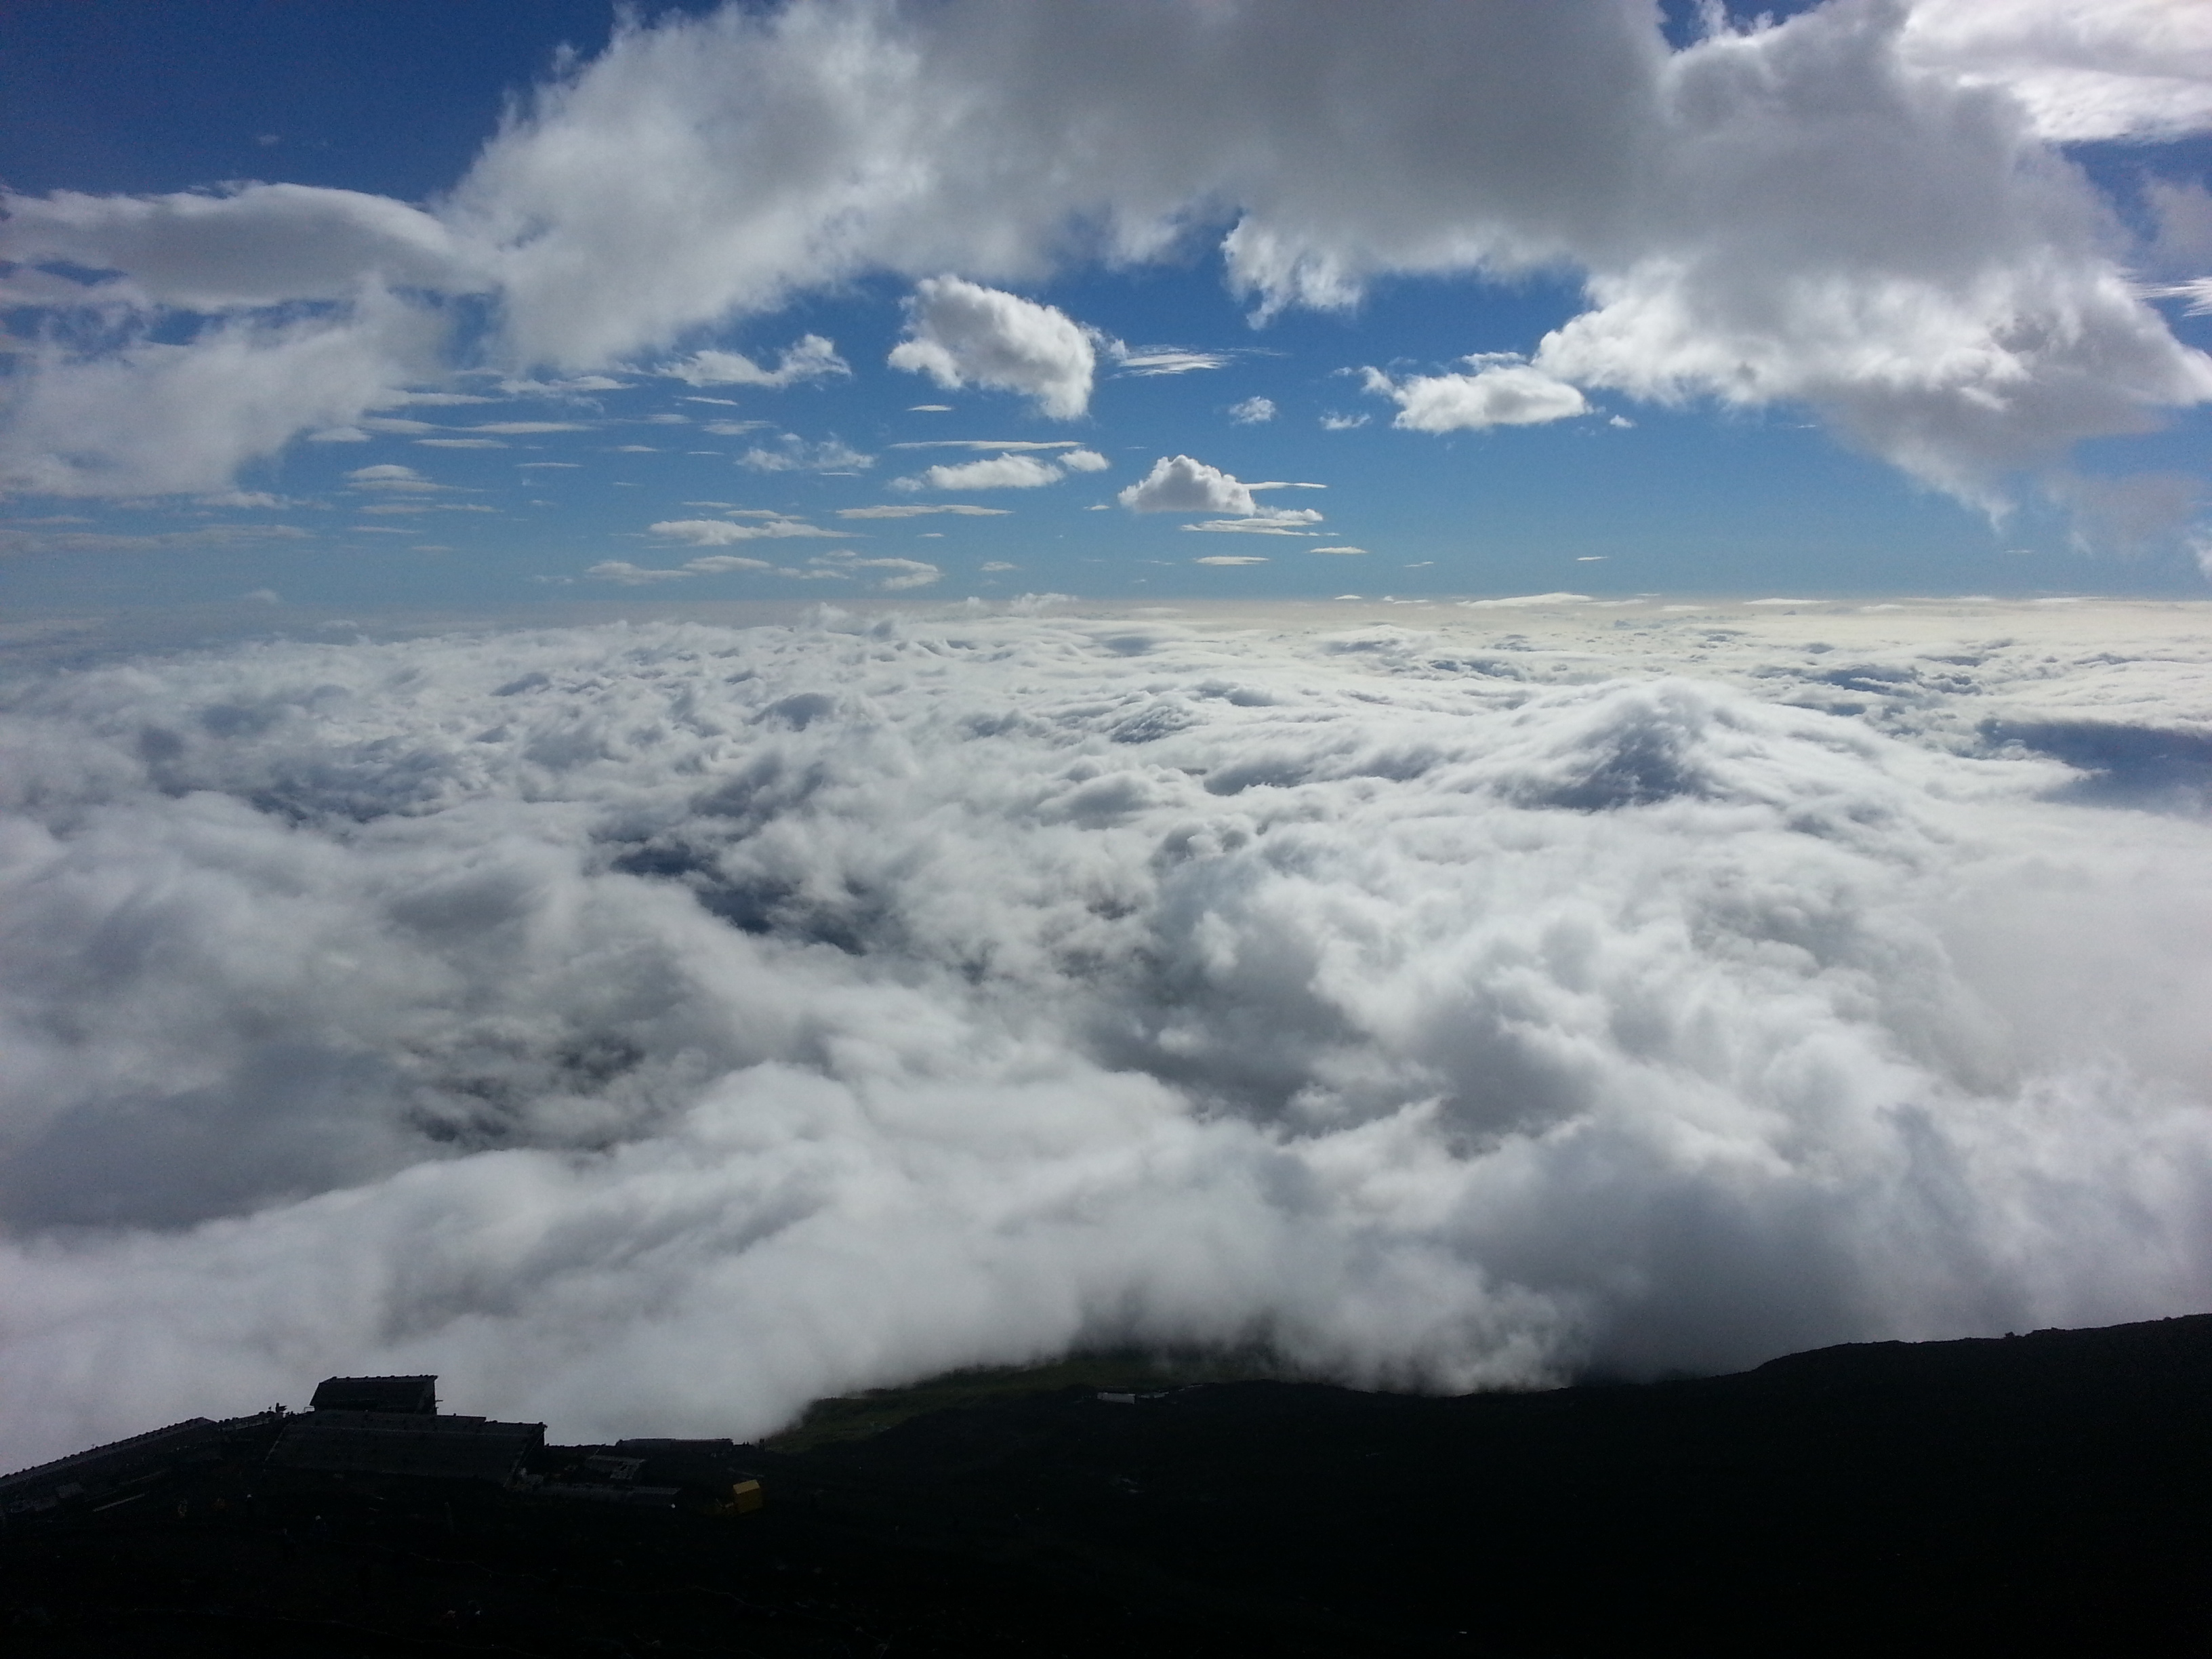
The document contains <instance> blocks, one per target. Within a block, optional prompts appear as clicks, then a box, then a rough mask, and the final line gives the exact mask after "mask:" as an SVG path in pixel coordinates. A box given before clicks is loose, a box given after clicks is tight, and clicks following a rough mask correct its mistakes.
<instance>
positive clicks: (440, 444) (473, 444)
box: [415, 438, 507, 449]
mask: <svg viewBox="0 0 2212 1659" xmlns="http://www.w3.org/2000/svg"><path fill="white" fill-rule="evenodd" d="M415 441H416V443H418V444H420V445H422V447H424V448H425V449H505V448H506V447H507V446H506V445H505V444H503V443H501V441H499V440H498V439H496V438H417V439H416V440H415Z"/></svg>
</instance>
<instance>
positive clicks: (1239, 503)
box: [1115, 455, 1260, 515]
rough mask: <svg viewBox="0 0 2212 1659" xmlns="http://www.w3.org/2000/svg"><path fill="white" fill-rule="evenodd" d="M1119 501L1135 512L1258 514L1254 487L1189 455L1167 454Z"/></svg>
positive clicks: (1125, 491)
mask: <svg viewBox="0 0 2212 1659" xmlns="http://www.w3.org/2000/svg"><path fill="white" fill-rule="evenodd" d="M1115 500H1116V501H1120V502H1121V505H1122V506H1124V507H1127V508H1128V509H1129V510H1130V511H1131V512H1132V513H1244V514H1247V515H1249V514H1251V513H1257V512H1258V511H1259V510H1260V508H1259V504H1258V503H1257V502H1255V501H1253V499H1252V491H1251V488H1250V486H1249V485H1247V484H1244V483H1239V482H1238V481H1237V479H1236V478H1234V477H1231V476H1230V475H1229V474H1228V473H1226V472H1224V471H1221V469H1220V468H1218V467H1214V466H1208V465H1206V463H1205V462H1204V461H1199V460H1194V459H1191V458H1190V457H1189V456H1188V455H1164V456H1162V457H1161V458H1160V459H1158V460H1157V461H1155V462H1153V463H1152V471H1150V472H1147V473H1146V475H1145V476H1144V477H1142V478H1140V479H1139V480H1138V481H1137V482H1136V483H1133V484H1131V485H1130V486H1129V487H1128V488H1127V489H1124V490H1122V491H1121V494H1120V495H1116V496H1115Z"/></svg>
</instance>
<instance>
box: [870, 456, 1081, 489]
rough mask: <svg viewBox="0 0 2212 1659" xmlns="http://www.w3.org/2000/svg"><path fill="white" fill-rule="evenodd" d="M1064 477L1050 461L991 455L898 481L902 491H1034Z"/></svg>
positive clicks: (924, 471)
mask: <svg viewBox="0 0 2212 1659" xmlns="http://www.w3.org/2000/svg"><path fill="white" fill-rule="evenodd" d="M1062 477H1066V474H1064V473H1063V472H1061V471H1060V469H1059V468H1058V467H1057V466H1055V465H1053V464H1052V463H1051V462H1050V461H1046V460H1040V459H1037V458H1036V456H1034V455H993V456H991V457H989V458H988V459H983V460H976V461H960V462H957V463H955V464H954V465H951V466H932V467H925V468H924V469H923V470H922V471H921V472H920V473H918V474H917V475H915V477H911V478H901V479H899V480H898V481H897V483H896V488H898V489H1038V488H1040V487H1041V486H1042V485H1045V484H1052V483H1059V482H1060V479H1061V478H1062Z"/></svg>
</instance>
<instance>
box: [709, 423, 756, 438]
mask: <svg viewBox="0 0 2212 1659" xmlns="http://www.w3.org/2000/svg"><path fill="white" fill-rule="evenodd" d="M768 424H769V422H766V421H709V422H707V428H706V429H707V430H708V432H711V433H713V434H714V436H716V437H717V438H742V437H744V435H745V434H746V433H748V432H758V431H759V430H760V429H761V428H763V427H764V426H767V425H768Z"/></svg>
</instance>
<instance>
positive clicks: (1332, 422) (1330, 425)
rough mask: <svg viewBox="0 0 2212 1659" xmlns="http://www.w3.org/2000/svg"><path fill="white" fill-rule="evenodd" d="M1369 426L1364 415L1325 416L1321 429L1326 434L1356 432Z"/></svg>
mask: <svg viewBox="0 0 2212 1659" xmlns="http://www.w3.org/2000/svg"><path fill="white" fill-rule="evenodd" d="M1366 424H1367V416H1364V415H1324V416H1322V417H1321V429H1322V431H1324V432H1356V431H1358V429H1359V428H1361V427H1363V426H1365V425H1366Z"/></svg>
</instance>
